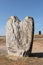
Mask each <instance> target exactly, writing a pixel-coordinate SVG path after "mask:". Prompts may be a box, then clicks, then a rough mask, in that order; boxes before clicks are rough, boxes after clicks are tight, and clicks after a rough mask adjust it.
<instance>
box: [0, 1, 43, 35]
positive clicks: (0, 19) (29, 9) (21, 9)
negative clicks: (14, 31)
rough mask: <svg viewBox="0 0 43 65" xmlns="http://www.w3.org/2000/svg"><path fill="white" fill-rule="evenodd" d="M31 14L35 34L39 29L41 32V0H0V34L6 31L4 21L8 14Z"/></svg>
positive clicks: (22, 15)
mask: <svg viewBox="0 0 43 65" xmlns="http://www.w3.org/2000/svg"><path fill="white" fill-rule="evenodd" d="M14 15H15V16H18V18H19V19H20V20H22V19H23V18H24V17H25V16H32V17H33V18H34V24H35V34H38V31H39V30H41V32H42V34H43V0H0V35H5V33H6V28H5V26H6V22H7V19H8V18H9V17H10V16H14Z"/></svg>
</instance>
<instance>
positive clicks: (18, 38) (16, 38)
mask: <svg viewBox="0 0 43 65" xmlns="http://www.w3.org/2000/svg"><path fill="white" fill-rule="evenodd" d="M33 23H34V20H33V18H32V17H28V16H27V17H25V18H24V19H23V20H22V21H20V20H19V19H18V17H16V16H11V17H10V18H9V19H8V21H7V25H6V46H7V52H8V55H13V56H20V57H21V56H23V54H24V52H26V53H27V51H28V50H29V49H30V45H31V41H32V34H33V33H32V32H33Z"/></svg>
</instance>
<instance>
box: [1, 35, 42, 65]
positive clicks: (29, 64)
mask: <svg viewBox="0 0 43 65" xmlns="http://www.w3.org/2000/svg"><path fill="white" fill-rule="evenodd" d="M6 56H7V52H6V39H5V36H3V37H1V36H0V65H43V35H35V36H34V42H33V47H32V54H31V57H23V58H18V60H17V59H16V60H14V59H13V60H12V59H9V58H8V57H6ZM13 58H15V57H13Z"/></svg>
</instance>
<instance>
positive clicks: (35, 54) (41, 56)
mask: <svg viewBox="0 0 43 65" xmlns="http://www.w3.org/2000/svg"><path fill="white" fill-rule="evenodd" d="M30 57H38V58H43V52H40V53H31V55H30Z"/></svg>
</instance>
